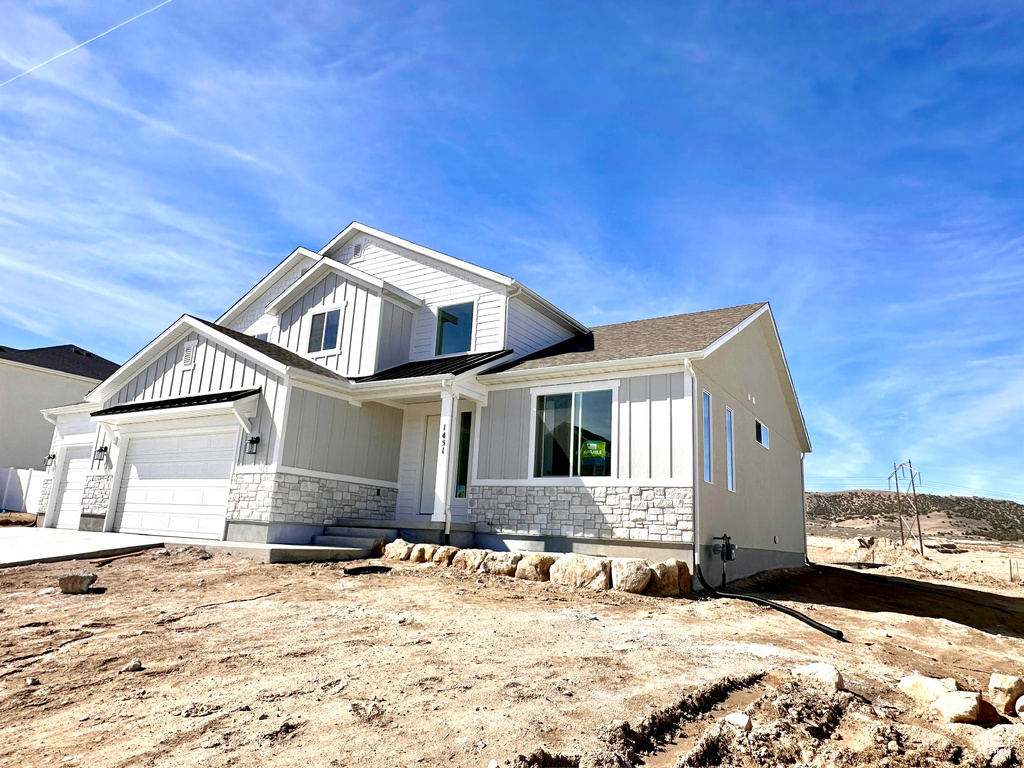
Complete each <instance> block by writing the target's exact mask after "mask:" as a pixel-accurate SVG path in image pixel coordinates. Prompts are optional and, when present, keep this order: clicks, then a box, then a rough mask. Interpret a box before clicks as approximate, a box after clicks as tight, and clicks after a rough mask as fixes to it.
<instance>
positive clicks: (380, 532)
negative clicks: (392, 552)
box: [324, 525, 398, 544]
mask: <svg viewBox="0 0 1024 768" xmlns="http://www.w3.org/2000/svg"><path fill="white" fill-rule="evenodd" d="M324 536H350V537H355V538H357V539H384V541H386V542H387V543H389V544H390V543H391V542H392V541H394V540H395V539H397V538H398V529H397V528H360V527H359V526H357V525H328V526H327V527H326V528H324Z"/></svg>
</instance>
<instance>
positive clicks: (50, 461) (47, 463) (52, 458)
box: [43, 453, 57, 469]
mask: <svg viewBox="0 0 1024 768" xmlns="http://www.w3.org/2000/svg"><path fill="white" fill-rule="evenodd" d="M56 461H57V454H56V453H51V454H50V455H49V456H47V457H46V458H45V459H43V469H49V468H50V467H52V466H53V465H54V463H55V462H56Z"/></svg>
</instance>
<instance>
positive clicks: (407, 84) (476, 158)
mask: <svg viewBox="0 0 1024 768" xmlns="http://www.w3.org/2000/svg"><path fill="white" fill-rule="evenodd" d="M154 4H155V3H154V2H153V0H145V1H144V2H143V1H139V0H105V1H104V2H102V3H99V2H87V1H86V0H63V1H59V0H39V1H38V2H26V1H23V2H12V1H11V0H0V18H3V19H4V21H3V23H2V24H0V80H5V79H7V78H8V77H12V76H14V75H16V74H17V73H18V72H20V71H22V70H24V69H27V68H29V67H31V66H34V65H36V64H38V63H40V62H41V61H44V60H46V59H48V58H50V57H51V56H54V55H56V54H58V53H60V52H61V51H64V50H66V49H68V48H70V47H72V46H73V45H75V44H77V43H79V42H82V41H83V40H87V39H88V38H90V37H93V36H94V35H97V34H99V33H101V32H103V31H104V30H106V29H108V28H110V27H112V26H114V25H115V24H118V23H120V22H122V21H124V20H125V19H127V18H129V17H131V16H133V15H135V14H137V13H140V12H142V11H145V10H146V9H148V8H150V7H151V6H152V5H154ZM282 6H285V4H281V3H276V2H257V1H256V0H246V1H243V0H224V1H223V2H217V3H207V2H198V0H174V1H173V2H171V3H170V4H169V5H166V6H164V7H163V8H160V9H158V10H157V11H155V12H153V13H151V14H148V15H146V16H144V17H142V18H140V19H138V20H137V21H134V22H132V23H131V24H129V25H127V26H125V27H122V28H121V29H119V30H117V31H115V32H113V33H111V34H110V35H108V36H106V37H103V38H101V39H99V40H97V41H95V42H94V43H91V44H89V45H88V46H86V47H84V48H81V49H79V50H77V51H75V52H73V53H71V54H69V55H67V56H65V57H63V58H61V59H59V60H57V61H55V62H53V63H52V64H48V65H47V66H45V67H43V68H41V69H39V70H38V71H36V72H34V73H32V74H30V75H27V76H25V77H22V78H20V79H18V80H16V81H14V82H12V83H10V84H8V85H6V86H4V87H2V88H0V233H2V236H0V283H2V285H3V293H2V295H3V296H4V302H3V303H2V304H0V343H3V344H7V345H12V346H41V345H47V344H57V343H66V342H73V343H77V344H80V345H82V346H85V347H87V348H89V349H91V350H94V351H96V352H98V353H100V354H103V355H105V356H107V357H110V358H112V359H114V360H117V361H123V360H125V359H126V358H127V357H129V356H130V355H131V354H133V353H134V352H135V351H137V350H138V349H139V348H140V347H142V346H144V345H145V344H146V343H147V342H148V341H149V340H150V339H151V338H152V337H153V336H155V335H156V334H157V333H158V332H159V331H160V330H162V329H163V328H164V327H166V326H167V325H168V324H170V322H172V321H173V320H174V319H175V318H177V317H178V316H179V315H181V314H182V313H183V312H189V313H191V314H197V315H200V316H204V317H210V318H212V317H216V316H217V315H219V314H220V313H221V312H222V311H223V309H225V308H226V307H227V306H229V305H230V304H231V303H232V302H233V301H234V300H235V299H236V298H237V297H238V296H239V295H241V294H242V293H243V292H244V291H245V290H246V289H247V288H248V287H250V286H251V285H252V284H253V283H254V282H256V281H257V280H258V279H259V278H260V277H262V276H263V275H264V274H265V273H266V272H267V271H268V270H269V269H270V268H271V267H272V266H273V265H274V264H276V263H277V262H278V261H279V260H280V259H281V258H283V257H284V256H285V255H287V253H289V252H290V251H291V250H292V249H293V248H294V247H295V246H297V245H305V246H307V247H312V248H319V247H320V246H322V245H323V244H324V243H325V242H327V241H328V240H329V239H330V238H331V237H332V236H333V235H335V234H336V233H337V232H338V231H340V230H341V229H342V228H343V227H344V226H345V225H346V224H347V223H348V222H349V221H352V220H359V221H363V222H365V223H367V224H370V225H372V226H375V227H378V228H381V229H384V230H387V231H390V232H394V233H395V234H398V235H401V236H403V237H407V238H409V239H411V240H414V241H416V242H420V243H423V244H425V245H429V246H431V247H434V248H437V249H438V250H442V251H445V252H448V253H451V254H453V255H456V256H459V257H462V258H466V259H468V260H470V261H473V262H476V263H479V264H482V265H484V266H487V267H490V268H493V269H496V270H498V271H501V272H504V273H506V274H510V275H512V276H514V277H516V278H518V279H521V280H522V281H523V282H525V283H527V284H528V285H530V287H532V288H533V289H535V290H537V291H538V292H540V293H542V294H543V295H544V296H546V297H547V298H549V299H551V300H552V301H554V302H555V303H556V304H558V305H560V306H562V307H564V308H566V309H567V310H569V311H570V312H571V313H573V314H574V315H575V316H576V317H578V318H579V319H580V320H582V321H584V322H586V323H588V324H591V325H598V324H603V323H609V322H617V321H621V320H627V319H635V318H640V317H653V316H657V315H664V314H672V313H677V312H687V311H695V310H700V309H707V308H712V307H719V306H729V305H734V304H743V303H748V302H752V301H759V300H765V299H767V300H770V301H771V302H772V306H773V309H774V311H775V314H776V318H777V320H778V322H779V326H780V330H781V333H782V338H783V343H784V345H785V347H786V351H787V355H788V357H789V362H790V366H791V368H792V371H793V376H794V379H795V381H796V384H797V390H798V392H799V395H800V398H801V402H802V405H803V409H804V413H805V416H806V419H807V422H808V426H809V428H810V432H811V439H812V441H813V443H814V449H815V450H814V453H813V454H811V456H809V457H808V459H807V476H808V487H809V488H811V489H815V488H818V489H835V488H842V487H884V478H885V476H886V475H887V474H888V471H890V470H891V467H892V462H893V461H898V460H904V459H907V458H910V459H913V460H914V462H915V465H917V466H919V467H920V468H921V469H922V471H923V475H924V482H925V489H929V488H930V489H931V490H933V491H945V492H949V491H963V492H966V493H970V492H971V491H972V490H974V491H975V492H978V493H985V494H987V495H1002V496H1007V497H1012V498H1016V499H1018V500H1021V501H1024V45H1022V41H1024V4H1022V3H1020V2H1005V1H1003V2H994V3H987V2H984V0H982V1H980V2H964V3H955V2H942V0H938V1H937V2H932V3H904V4H900V3H857V4H852V3H828V4H826V3H781V2H772V3H756V2H742V3H739V2H738V3H698V2H695V3H676V2H665V3H637V2H620V3H575V4H571V3H527V2H516V3H479V2H472V3H471V2H467V3H446V4H430V3H394V2H388V0H378V1H377V2H373V3H345V4H342V3H313V2H310V3H303V2H291V3H288V4H287V5H286V7H282Z"/></svg>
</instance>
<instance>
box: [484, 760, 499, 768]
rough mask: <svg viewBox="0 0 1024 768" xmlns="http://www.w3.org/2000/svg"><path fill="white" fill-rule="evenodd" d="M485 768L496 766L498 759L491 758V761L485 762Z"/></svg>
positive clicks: (494, 767)
mask: <svg viewBox="0 0 1024 768" xmlns="http://www.w3.org/2000/svg"><path fill="white" fill-rule="evenodd" d="M487 768H498V761H497V760H491V762H489V763H488V764H487Z"/></svg>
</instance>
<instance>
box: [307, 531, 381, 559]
mask: <svg viewBox="0 0 1024 768" xmlns="http://www.w3.org/2000/svg"><path fill="white" fill-rule="evenodd" d="M383 541H384V540H383V538H372V539H368V538H363V537H360V536H314V537H313V545H314V546H317V547H341V548H344V549H359V550H364V551H365V552H366V555H364V556H365V557H373V556H374V555H379V554H381V553H382V552H383V551H384V544H383Z"/></svg>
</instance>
